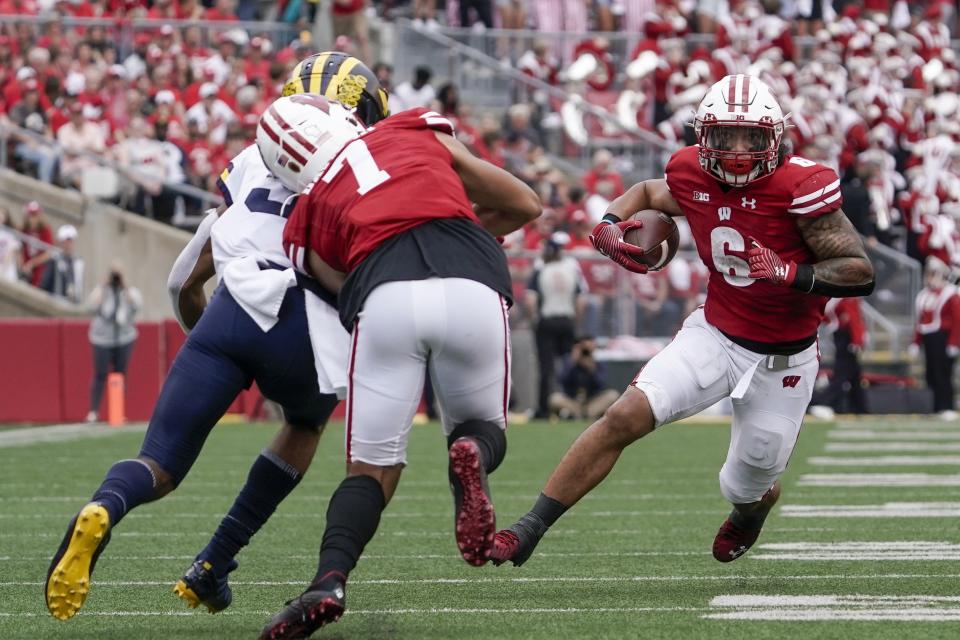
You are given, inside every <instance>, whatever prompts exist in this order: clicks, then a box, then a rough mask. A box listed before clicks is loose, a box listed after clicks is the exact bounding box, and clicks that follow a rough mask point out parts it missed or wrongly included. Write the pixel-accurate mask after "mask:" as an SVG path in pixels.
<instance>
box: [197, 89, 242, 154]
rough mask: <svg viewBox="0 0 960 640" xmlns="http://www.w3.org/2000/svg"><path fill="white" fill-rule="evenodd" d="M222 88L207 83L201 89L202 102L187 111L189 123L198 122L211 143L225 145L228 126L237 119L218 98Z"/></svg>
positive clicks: (231, 110)
mask: <svg viewBox="0 0 960 640" xmlns="http://www.w3.org/2000/svg"><path fill="white" fill-rule="evenodd" d="M219 93H220V87H219V86H217V84H216V83H213V82H207V83H205V84H204V85H203V86H201V87H200V102H198V103H197V104H195V105H193V106H192V107H190V108H189V109H187V113H186V114H185V117H186V119H187V121H190V120H196V122H197V125H199V127H200V131H202V132H204V133H205V134H206V135H207V137H208V138H209V139H210V142H211V143H214V144H223V142H224V141H225V140H226V138H227V125H229V124H230V123H231V122H233V121H234V120H236V119H237V115H236V114H235V113H234V112H233V109H231V108H230V107H229V106H227V103H226V102H224V101H223V100H221V99H220V98H218V97H217V95H218V94H219Z"/></svg>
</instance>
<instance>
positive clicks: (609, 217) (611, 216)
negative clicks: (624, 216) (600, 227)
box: [600, 213, 623, 224]
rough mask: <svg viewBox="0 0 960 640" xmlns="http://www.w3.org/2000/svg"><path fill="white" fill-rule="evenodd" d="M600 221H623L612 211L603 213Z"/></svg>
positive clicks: (611, 222)
mask: <svg viewBox="0 0 960 640" xmlns="http://www.w3.org/2000/svg"><path fill="white" fill-rule="evenodd" d="M600 222H606V223H607V224H617V223H618V222H623V220H621V219H620V216H618V215H616V214H614V213H607V214H604V216H603V219H602V220H601V221H600Z"/></svg>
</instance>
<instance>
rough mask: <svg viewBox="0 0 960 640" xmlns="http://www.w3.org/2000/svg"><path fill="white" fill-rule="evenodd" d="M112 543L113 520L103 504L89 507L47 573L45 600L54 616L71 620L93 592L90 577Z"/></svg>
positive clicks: (79, 516)
mask: <svg viewBox="0 0 960 640" xmlns="http://www.w3.org/2000/svg"><path fill="white" fill-rule="evenodd" d="M108 542H110V516H109V514H107V510H106V508H104V507H103V505H101V504H100V503H99V502H90V503H87V504H86V505H85V506H84V507H83V509H81V510H80V513H78V514H77V515H75V516H74V517H73V520H71V521H70V526H69V527H67V533H66V535H65V536H64V537H63V541H62V542H61V543H60V548H59V549H57V553H56V555H54V556H53V560H52V561H51V562H50V568H49V569H47V581H46V583H45V585H44V592H43V597H44V600H46V603H47V610H49V611H50V615H52V616H53V617H54V618H57V619H58V620H69V619H70V618H72V617H73V616H75V615H76V614H77V611H79V610H80V607H82V606H83V603H84V602H86V600H87V594H88V593H89V592H90V576H91V575H93V568H94V567H95V566H96V564H97V558H99V557H100V553H101V552H102V551H103V550H104V548H105V547H106V546H107V543H108Z"/></svg>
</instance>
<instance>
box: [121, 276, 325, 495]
mask: <svg viewBox="0 0 960 640" xmlns="http://www.w3.org/2000/svg"><path fill="white" fill-rule="evenodd" d="M279 316H280V319H279V321H278V322H277V324H276V325H274V327H273V328H272V329H270V331H268V332H266V333H264V332H263V331H262V330H261V329H260V327H258V326H257V324H256V323H255V322H254V321H253V320H252V319H251V318H250V316H248V315H247V313H246V312H245V311H244V310H243V309H242V308H241V307H240V305H238V304H237V302H236V301H235V300H234V299H233V296H232V295H230V292H229V291H228V290H227V288H226V287H225V286H223V285H222V284H221V285H220V286H219V287H217V290H216V291H215V292H214V294H213V297H212V298H211V299H210V302H209V304H208V305H207V308H206V310H205V311H204V312H203V315H202V316H201V317H200V321H199V322H198V323H197V326H196V327H194V329H193V331H191V332H190V335H189V337H188V338H187V341H186V343H185V344H184V345H183V348H182V349H180V352H179V353H178V354H177V357H176V359H175V360H174V361H173V366H172V367H171V368H170V373H169V375H168V376H167V379H166V381H165V382H164V384H163V389H162V390H161V391H160V398H159V399H158V400H157V405H156V407H154V410H153V416H152V417H151V418H150V426H149V427H148V428H147V433H146V436H145V438H144V441H143V446H142V447H141V449H140V456H142V457H147V458H151V459H153V460H155V461H157V463H159V465H160V467H161V468H162V469H163V470H164V471H166V472H167V473H168V474H170V476H171V477H172V478H173V482H174V484H175V485H176V484H180V482H181V481H182V480H183V478H184V477H185V476H186V475H187V472H188V471H189V470H190V467H192V466H193V463H194V461H195V460H196V459H197V456H199V455H200V450H201V449H202V448H203V444H204V442H205V441H206V439H207V436H208V435H209V434H210V430H211V429H212V428H213V426H214V425H215V424H216V423H217V421H218V420H220V418H221V417H222V416H223V414H224V413H225V412H226V411H227V408H229V406H230V405H231V404H232V403H233V401H234V399H235V398H236V397H237V395H238V394H239V393H240V391H242V390H243V389H246V388H248V387H249V386H250V384H251V382H253V381H254V380H255V381H256V382H257V386H258V387H259V388H260V391H261V393H263V395H264V396H265V397H266V398H268V399H270V400H273V401H274V402H277V403H279V404H280V405H281V406H282V407H283V413H284V417H285V418H286V420H287V422H289V423H290V424H291V425H293V426H296V427H304V428H316V427H319V426H322V425H323V424H324V423H325V422H326V421H327V418H329V417H330V414H331V413H332V412H333V409H334V408H335V407H336V406H337V402H338V400H337V397H336V396H335V395H327V394H321V393H320V391H319V388H318V386H317V375H316V369H315V368H314V361H313V350H312V349H311V347H310V336H309V333H308V331H307V315H306V309H305V303H304V294H303V291H302V290H301V289H299V288H297V287H292V288H290V289H288V290H287V294H286V297H285V298H284V300H283V304H282V305H281V307H280V314H279Z"/></svg>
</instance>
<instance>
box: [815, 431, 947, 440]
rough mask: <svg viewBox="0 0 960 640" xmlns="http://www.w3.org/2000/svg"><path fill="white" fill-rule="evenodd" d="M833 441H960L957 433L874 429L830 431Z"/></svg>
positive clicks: (829, 435)
mask: <svg viewBox="0 0 960 640" xmlns="http://www.w3.org/2000/svg"><path fill="white" fill-rule="evenodd" d="M827 437H828V438H830V439H831V440H873V441H877V440H960V432H955V431H877V430H874V429H856V430H854V429H850V430H846V429H837V430H834V431H828V432H827Z"/></svg>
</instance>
